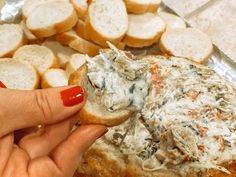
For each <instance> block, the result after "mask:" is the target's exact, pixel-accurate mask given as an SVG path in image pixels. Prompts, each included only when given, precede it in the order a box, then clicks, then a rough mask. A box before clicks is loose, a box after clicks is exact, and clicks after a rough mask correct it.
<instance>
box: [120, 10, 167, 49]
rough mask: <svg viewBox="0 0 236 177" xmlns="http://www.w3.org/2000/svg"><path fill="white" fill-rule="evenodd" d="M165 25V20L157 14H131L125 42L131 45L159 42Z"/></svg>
mask: <svg viewBox="0 0 236 177" xmlns="http://www.w3.org/2000/svg"><path fill="white" fill-rule="evenodd" d="M165 27H166V26H165V23H164V21H163V20H162V19H161V18H160V17H159V16H157V15H156V14H152V13H145V14H141V15H132V14H130V15H129V28H128V31H127V33H126V36H125V38H124V43H125V44H126V45H127V46H129V47H138V48H139V47H145V46H150V45H152V44H154V43H156V42H158V40H159V39H160V37H161V35H162V33H163V32H164V31H165Z"/></svg>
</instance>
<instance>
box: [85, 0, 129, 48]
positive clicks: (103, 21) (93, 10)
mask: <svg viewBox="0 0 236 177" xmlns="http://www.w3.org/2000/svg"><path fill="white" fill-rule="evenodd" d="M127 29H128V15H127V12H126V7H125V4H124V2H123V1H122V0H109V1H107V0H96V1H92V2H91V4H90V6H89V8H88V17H87V20H86V30H87V32H88V34H89V36H90V39H91V40H92V41H93V42H95V43H97V44H99V45H101V46H103V47H107V46H108V45H107V41H109V42H111V43H113V44H114V45H117V44H118V43H119V42H120V41H121V40H122V38H123V36H124V35H125V33H126V31H127Z"/></svg>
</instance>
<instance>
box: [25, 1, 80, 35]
mask: <svg viewBox="0 0 236 177" xmlns="http://www.w3.org/2000/svg"><path fill="white" fill-rule="evenodd" d="M76 23H77V14H76V12H75V10H74V7H73V5H72V4H70V3H69V2H66V1H52V2H51V1H50V2H45V3H42V4H39V5H38V6H37V7H35V8H34V9H33V10H31V11H30V12H29V13H28V15H27V16H26V25H27V27H28V28H29V29H30V31H31V32H32V33H33V34H34V35H36V36H37V37H39V38H41V37H49V36H53V35H55V34H57V33H62V32H65V31H68V30H70V29H71V28H72V27H73V26H74V25H75V24H76Z"/></svg>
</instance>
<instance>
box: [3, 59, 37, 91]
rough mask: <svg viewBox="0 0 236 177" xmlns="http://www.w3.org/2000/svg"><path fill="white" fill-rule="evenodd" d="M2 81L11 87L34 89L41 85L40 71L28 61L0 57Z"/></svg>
mask: <svg viewBox="0 0 236 177" xmlns="http://www.w3.org/2000/svg"><path fill="white" fill-rule="evenodd" d="M0 81H2V82H3V83H4V85H6V87H7V88H9V89H19V90H32V89H36V88H38V87H39V73H38V72H37V70H36V69H35V68H34V67H33V66H32V65H30V64H28V63H22V62H20V61H17V60H14V59H11V58H4V59H0Z"/></svg>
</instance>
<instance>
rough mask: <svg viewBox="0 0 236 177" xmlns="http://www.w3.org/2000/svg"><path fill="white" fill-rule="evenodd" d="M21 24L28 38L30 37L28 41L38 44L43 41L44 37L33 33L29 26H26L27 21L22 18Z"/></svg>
mask: <svg viewBox="0 0 236 177" xmlns="http://www.w3.org/2000/svg"><path fill="white" fill-rule="evenodd" d="M20 26H21V28H22V29H23V32H24V34H25V36H26V38H27V39H28V41H29V42H30V43H31V44H36V43H41V42H42V41H43V39H42V38H41V39H39V38H37V37H36V36H35V35H34V34H32V33H31V31H30V30H29V29H28V27H27V26H26V24H25V21H24V20H22V21H21V22H20Z"/></svg>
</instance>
